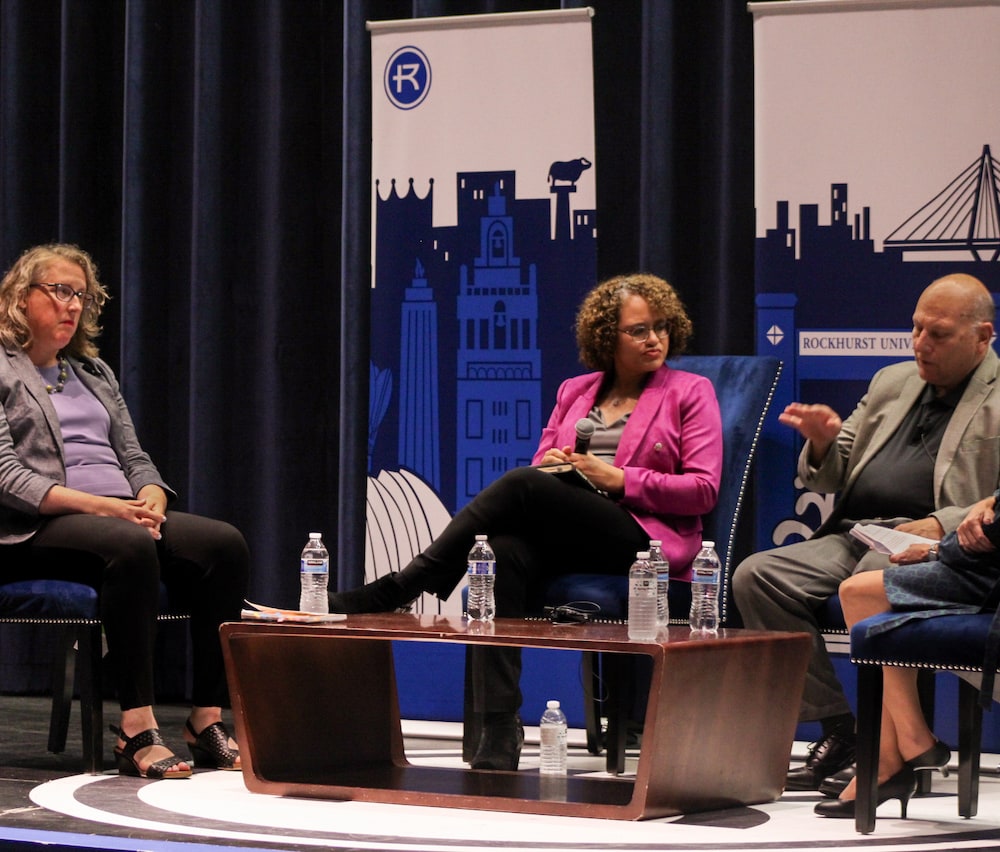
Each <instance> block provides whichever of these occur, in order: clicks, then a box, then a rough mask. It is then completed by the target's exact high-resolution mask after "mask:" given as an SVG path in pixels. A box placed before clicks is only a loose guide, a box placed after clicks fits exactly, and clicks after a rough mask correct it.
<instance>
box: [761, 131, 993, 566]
mask: <svg viewBox="0 0 1000 852" xmlns="http://www.w3.org/2000/svg"><path fill="white" fill-rule="evenodd" d="M927 198H928V201H927V202H926V203H924V204H922V205H921V206H920V207H919V208H918V209H917V210H914V211H913V212H912V213H911V214H910V215H908V216H907V218H906V219H905V220H904V221H903V222H901V223H898V224H896V225H895V227H894V229H893V230H891V231H890V232H889V235H888V236H887V237H886V239H885V240H884V241H883V243H882V246H881V247H877V246H876V244H875V242H874V240H872V238H871V230H872V221H873V217H874V216H875V215H877V211H876V210H873V209H872V208H870V207H868V206H865V207H863V208H862V209H861V210H860V211H859V212H856V213H852V211H851V208H850V205H849V203H848V202H849V186H848V183H846V182H843V183H833V184H831V185H830V195H829V198H828V200H827V204H828V211H829V220H830V221H829V224H826V225H822V224H820V223H819V211H820V207H819V205H818V204H813V203H810V204H801V205H799V207H798V221H797V223H796V222H794V221H793V220H792V218H791V215H790V208H791V205H790V202H789V201H787V200H780V201H778V202H776V204H775V210H774V220H773V227H769V228H767V229H766V231H765V233H764V236H762V237H757V238H756V239H755V264H756V269H755V280H756V284H757V311H756V340H757V347H756V348H757V352H758V353H759V354H767V355H777V356H778V357H779V358H781V359H782V360H783V361H784V363H785V368H784V370H783V371H782V377H781V381H780V383H779V387H778V390H777V393H776V394H775V398H774V402H773V404H772V407H771V412H772V413H771V415H770V416H769V417H768V419H767V422H766V423H765V426H764V432H763V434H762V440H761V445H760V454H759V456H758V463H757V469H758V478H759V480H760V481H761V489H762V490H761V492H760V493H761V494H762V495H763V497H764V499H762V500H760V501H759V511H758V518H757V546H758V547H759V548H760V547H770V546H772V545H775V544H781V543H787V542H786V541H785V540H784V539H782V538H781V536H780V534H779V538H778V540H775V531H776V530H779V529H784V530H787V529H788V528H789V523H788V521H789V517H790V516H792V515H794V512H793V506H795V505H796V496H797V494H799V493H800V492H801V489H798V488H797V487H796V486H795V484H794V480H795V460H796V458H797V455H798V451H799V448H800V446H801V443H800V440H799V438H798V435H797V433H796V432H795V431H794V430H792V429H789V428H787V427H785V426H782V425H781V424H779V423H778V422H777V414H778V413H779V412H780V411H781V410H782V409H783V408H784V407H785V405H787V404H788V403H789V402H792V401H793V400H794V401H801V402H808V403H826V404H828V405H831V406H832V407H833V408H834V409H835V410H836V411H837V412H838V414H840V415H841V417H847V416H848V415H849V414H850V413H851V411H853V409H854V407H855V405H856V404H857V402H858V400H860V398H861V396H862V395H863V394H864V392H865V390H866V388H867V386H868V381H869V379H870V378H871V376H872V375H873V374H874V373H875V372H876V371H877V370H878V369H880V368H881V367H883V366H886V365H887V364H889V363H892V362H895V361H899V360H906V359H909V358H912V357H913V352H912V349H911V348H909V347H908V346H905V347H898V348H895V349H892V348H887V349H886V350H885V351H884V352H881V353H880V354H879V355H872V354H870V353H869V352H862V351H859V353H858V354H856V355H853V354H844V352H843V351H841V352H835V351H832V352H830V354H826V355H806V356H803V355H800V354H799V352H798V335H799V333H800V332H801V331H813V330H828V331H837V330H846V331H862V332H863V331H865V330H870V331H873V332H874V331H889V332H893V331H899V332H909V330H910V328H911V327H912V314H913V308H914V306H915V305H916V301H917V298H918V296H919V295H920V293H921V291H922V290H923V289H924V288H925V287H926V286H927V285H928V284H930V283H931V281H933V280H934V279H936V278H939V277H941V276H942V275H945V274H947V273H952V272H965V273H968V274H970V275H974V276H976V277H977V278H979V279H980V280H981V281H982V282H983V283H984V284H985V285H986V287H987V288H988V289H989V290H990V291H991V292H992V293H993V294H994V300H995V301H996V300H997V297H998V294H1000V260H998V257H1000V216H998V211H1000V168H998V164H997V161H996V160H995V159H994V158H993V156H992V154H991V151H990V146H989V145H984V146H983V149H982V154H981V155H980V156H979V157H978V158H977V159H976V160H975V161H974V162H973V163H972V164H971V165H968V166H965V167H963V168H962V169H961V170H960V171H959V172H958V173H957V174H956V176H955V178H954V179H953V180H951V181H950V182H949V183H948V184H947V185H946V186H944V187H931V188H929V190H928V193H927ZM760 212H761V211H758V215H759V214H760ZM931 252H933V253H934V254H933V255H931ZM941 255H943V256H941ZM817 505H818V504H816V503H809V504H808V506H807V510H806V512H805V514H803V516H802V523H803V527H802V530H803V533H802V534H803V535H806V534H808V532H809V531H811V530H814V529H815V528H816V527H817V526H819V523H820V521H821V518H820V517H819V513H818V511H814V509H815V507H816V506H817Z"/></svg>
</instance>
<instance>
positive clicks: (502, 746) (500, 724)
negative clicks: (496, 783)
mask: <svg viewBox="0 0 1000 852" xmlns="http://www.w3.org/2000/svg"><path fill="white" fill-rule="evenodd" d="M523 745H524V727H523V726H522V725H521V719H520V717H519V716H518V715H517V713H484V714H483V733H482V737H481V738H480V740H479V748H478V750H477V751H476V756H475V757H474V758H472V762H471V766H472V768H473V769H506V770H509V771H514V770H516V769H517V763H518V761H519V760H520V758H521V746H523Z"/></svg>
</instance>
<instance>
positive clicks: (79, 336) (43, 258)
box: [0, 243, 110, 358]
mask: <svg viewBox="0 0 1000 852" xmlns="http://www.w3.org/2000/svg"><path fill="white" fill-rule="evenodd" d="M58 260H65V261H68V262H69V263H75V264H76V265H77V266H79V267H80V269H81V270H82V271H83V276H84V278H85V279H86V281H87V292H88V293H89V294H90V295H91V296H93V297H94V302H93V304H92V305H91V306H90V308H89V309H88V310H85V311H83V313H82V314H81V315H80V322H79V324H78V325H77V328H76V332H75V333H74V334H73V337H72V339H71V340H70V342H69V343H68V344H66V346H65V347H64V348H63V352H64V353H65V354H67V355H75V356H78V357H79V356H84V357H88V358H96V357H97V355H98V350H97V345H96V344H95V343H94V341H95V340H96V339H97V337H98V335H100V333H101V327H100V326H99V325H98V322H97V321H98V319H99V318H100V316H101V309H102V308H103V306H104V303H105V302H106V301H107V300H108V298H110V297H109V296H108V291H107V290H105V289H104V285H103V284H101V282H100V281H99V280H98V277H97V265H96V264H95V263H94V261H93V259H92V258H91V257H90V255H89V254H87V252H85V251H84V250H83V249H81V248H79V247H77V246H74V245H69V244H66V243H49V244H47V245H41V246H35V247H34V248H30V249H28V250H27V251H25V252H24V253H23V254H22V255H21V256H20V257H19V258H18V259H17V260H16V261H15V262H14V265H13V266H11V268H10V269H8V270H7V274H6V275H4V277H3V281H0V343H3V344H4V345H5V346H13V347H20V348H21V349H30V348H31V344H32V335H31V326H30V325H29V324H28V318H27V316H26V315H25V312H24V307H23V305H24V302H25V300H26V299H27V298H28V289H29V288H30V287H31V285H32V284H37V283H41V282H40V281H39V280H38V276H39V275H41V274H42V273H43V272H44V271H45V269H46V268H47V267H48V266H50V265H51V264H52V263H53V262H54V261H58Z"/></svg>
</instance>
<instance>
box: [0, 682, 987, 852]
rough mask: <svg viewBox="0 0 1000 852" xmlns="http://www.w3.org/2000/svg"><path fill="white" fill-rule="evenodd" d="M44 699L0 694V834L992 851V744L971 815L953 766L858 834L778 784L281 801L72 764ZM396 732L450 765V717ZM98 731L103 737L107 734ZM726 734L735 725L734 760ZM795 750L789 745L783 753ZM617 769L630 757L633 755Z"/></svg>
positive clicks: (167, 845)
mask: <svg viewBox="0 0 1000 852" xmlns="http://www.w3.org/2000/svg"><path fill="white" fill-rule="evenodd" d="M48 709H49V704H48V702H47V701H46V700H45V699H41V698H20V697H19V698H11V697H0V716H2V719H3V727H2V734H0V842H5V843H6V844H10V843H16V844H27V845H28V846H35V845H38V844H47V845H55V846H61V847H64V848H68V849H71V848H87V849H135V850H139V849H142V850H161V852H167V850H170V852H181V850H186V851H187V852H192V850H196V849H199V848H205V849H207V848H211V849H215V850H217V849H219V848H220V847H239V848H247V847H251V848H262V849H276V850H311V849H316V848H326V849H338V850H342V849H343V850H346V849H358V850H398V852H410V850H427V852H438V850H440V852H463V850H470V849H480V848H483V847H487V846H489V847H494V848H502V849H506V850H517V852H534V850H546V852H573V850H587V852H602V851H603V850H609V852H610V850H642V852H651V850H659V849H662V850H677V852H680V850H709V849H712V850H733V852H738V850H761V849H781V850H797V849H816V848H822V849H825V850H837V849H848V848H850V849H871V850H875V849H891V850H893V852H909V850H929V849H934V850H945V849H947V850H952V849H969V850H973V849H974V850H983V849H1000V775H998V774H997V772H996V769H997V762H998V758H997V756H996V755H985V756H984V762H983V765H984V767H985V769H986V771H984V773H983V776H982V780H981V785H980V799H979V816H978V817H977V818H975V819H972V820H963V819H960V818H959V817H958V815H957V800H956V798H955V795H954V793H955V777H954V773H953V774H952V775H951V776H950V777H949V778H947V779H942V778H941V776H940V775H936V776H935V780H934V792H933V793H932V794H931V795H930V796H927V797H922V798H920V799H913V800H912V801H911V802H910V807H909V815H910V818H909V819H907V820H901V819H899V803H898V802H887V803H886V804H885V805H883V806H882V807H881V808H879V819H878V824H877V826H876V830H875V833H874V834H872V835H869V836H867V837H862V836H860V835H858V834H856V833H855V831H854V823H853V821H850V820H827V819H821V818H819V817H816V816H815V815H814V814H813V813H812V809H813V805H814V804H815V802H817V801H818V800H819V794H816V793H790V794H786V795H785V796H783V797H782V798H781V799H780V800H779V801H777V802H774V803H771V804H768V805H759V806H753V807H746V808H735V809H729V810H724V811H714V812H710V813H701V814H692V815H689V816H683V817H673V818H669V819H662V820H650V821H646V822H639V823H630V822H621V821H612V820H594V819H581V818H566V817H544V816H532V815H515V814H504V813H489V812H482V811H466V810H457V809H446V808H424V807H408V806H402V805H380V804H370V803H363V802H331V801H314V800H306V799H283V798H278V797H272V796H262V795H255V794H251V793H249V792H247V790H246V788H245V787H244V786H243V781H242V776H241V774H240V773H236V772H200V771H199V772H196V774H195V776H194V777H193V778H191V779H189V780H185V781H143V780H140V779H136V778H125V777H119V776H118V775H117V774H115V773H114V772H111V771H109V772H107V773H105V774H104V775H99V776H90V775H80V774H78V773H79V754H80V750H79V749H80V747H79V724H78V720H77V719H76V718H74V719H73V721H72V723H71V740H70V742H69V744H68V746H67V753H66V754H64V755H50V754H47V753H46V752H44V750H43V749H44V748H45V741H46V731H47V724H48ZM75 710H76V708H75V707H74V711H75ZM185 714H186V711H185V710H184V709H183V708H180V707H164V708H161V709H160V710H159V711H158V715H159V720H160V724H161V727H162V729H163V732H164V735H165V736H166V737H167V739H168V741H169V742H171V743H173V742H177V743H178V744H180V728H181V725H182V724H183V719H184V717H185ZM106 715H107V718H108V719H111V720H114V719H115V708H114V706H113V705H110V704H109V705H107V707H106ZM74 729H75V730H74ZM746 733H747V732H743V735H744V736H745V735H746ZM404 734H405V735H406V747H407V756H408V758H409V759H410V760H411V761H412V762H414V763H416V762H420V763H427V764H432V765H443V766H456V765H460V764H461V747H460V742H459V741H458V739H457V737H458V734H459V730H458V726H457V725H447V724H433V723H412V722H411V723H404ZM527 735H528V743H527V744H526V746H525V750H524V752H523V753H522V758H521V769H522V771H526V772H530V771H532V769H533V768H534V767H536V766H537V765H538V745H537V729H531V728H529V729H528V730H527ZM107 740H108V743H109V744H110V734H109V735H108V738H107ZM738 741H739V736H736V737H735V738H734V759H737V760H738V757H739V752H738V746H737V745H736V743H738ZM571 744H572V748H571V756H570V769H571V771H573V772H601V771H602V769H603V760H602V759H601V758H595V757H593V756H591V755H589V754H587V752H586V750H585V749H584V748H583V747H582V745H583V744H582V734H581V733H580V732H572V734H571ZM109 748H110V745H109ZM804 748H805V744H797V747H796V752H801V751H804ZM628 768H634V762H633V761H630V762H629V767H628Z"/></svg>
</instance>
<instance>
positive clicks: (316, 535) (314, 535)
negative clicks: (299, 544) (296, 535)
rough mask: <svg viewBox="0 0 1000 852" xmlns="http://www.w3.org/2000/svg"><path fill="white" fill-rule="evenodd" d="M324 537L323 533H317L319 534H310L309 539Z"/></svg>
mask: <svg viewBox="0 0 1000 852" xmlns="http://www.w3.org/2000/svg"><path fill="white" fill-rule="evenodd" d="M322 537H323V533H317V532H312V533H309V538H322Z"/></svg>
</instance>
